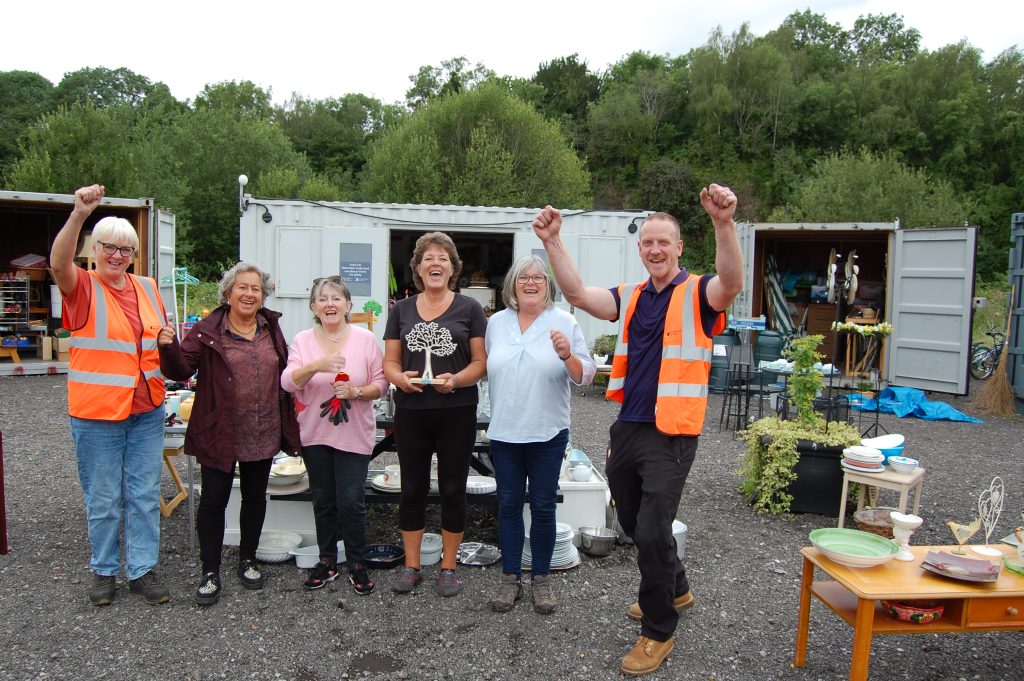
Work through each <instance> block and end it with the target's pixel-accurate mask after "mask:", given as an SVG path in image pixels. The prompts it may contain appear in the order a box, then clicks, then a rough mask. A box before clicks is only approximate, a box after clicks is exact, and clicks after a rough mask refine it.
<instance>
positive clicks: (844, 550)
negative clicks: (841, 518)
mask: <svg viewBox="0 0 1024 681" xmlns="http://www.w3.org/2000/svg"><path fill="white" fill-rule="evenodd" d="M810 539H811V543H812V544H814V547H815V548H816V549H818V550H819V551H821V552H822V553H824V554H825V555H826V556H827V557H828V558H829V559H830V560H833V561H835V562H836V563H839V564H840V565H846V566H848V567H874V566H876V565H881V564H882V563H885V562H888V561H890V560H892V558H893V556H895V555H896V554H897V553H899V551H900V549H899V547H898V546H896V544H895V543H894V542H893V541H891V540H889V539H886V538H885V537H880V536H878V535H877V534H872V533H870V532H862V531H860V530H850V529H847V528H845V527H823V528H820V529H817V530H813V531H812V532H811V534H810Z"/></svg>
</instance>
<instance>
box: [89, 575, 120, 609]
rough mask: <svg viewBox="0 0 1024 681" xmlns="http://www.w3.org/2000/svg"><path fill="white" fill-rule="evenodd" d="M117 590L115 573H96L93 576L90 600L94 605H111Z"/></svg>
mask: <svg viewBox="0 0 1024 681" xmlns="http://www.w3.org/2000/svg"><path fill="white" fill-rule="evenodd" d="M116 591H117V584H116V583H115V579H114V575H96V574H94V575H93V577H92V586H91V587H89V602H90V603H92V604H93V605H110V604H111V603H113V602H114V594H115V593H116Z"/></svg>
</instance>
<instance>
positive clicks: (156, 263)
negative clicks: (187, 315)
mask: <svg viewBox="0 0 1024 681" xmlns="http://www.w3.org/2000/svg"><path fill="white" fill-rule="evenodd" d="M151 219H152V222H153V224H152V225H151V226H150V229H151V234H152V235H153V240H152V243H153V244H154V247H153V263H152V264H151V269H150V271H151V272H152V277H153V278H154V279H156V281H157V283H158V284H159V286H160V297H161V298H163V301H164V309H165V310H167V312H168V313H169V314H170V315H171V320H170V321H172V322H173V323H174V328H176V329H177V328H180V327H179V326H178V305H177V302H176V300H175V296H176V294H177V287H176V285H175V278H174V275H175V272H174V255H175V248H174V244H175V238H176V236H175V232H176V226H175V221H174V214H173V213H169V212H167V211H165V210H159V209H156V210H154V211H153V212H152V218H151Z"/></svg>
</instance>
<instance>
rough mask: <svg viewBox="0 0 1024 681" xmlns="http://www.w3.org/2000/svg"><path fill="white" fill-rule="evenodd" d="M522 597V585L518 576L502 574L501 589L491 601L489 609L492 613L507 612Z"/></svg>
mask: <svg viewBox="0 0 1024 681" xmlns="http://www.w3.org/2000/svg"><path fill="white" fill-rule="evenodd" d="M522 597H523V583H522V582H521V581H520V580H519V576H518V575H511V574H508V573H502V575H501V587H500V588H499V589H498V594H497V595H496V596H495V597H494V598H492V599H491V609H492V610H494V612H508V611H510V610H511V609H512V608H513V607H514V606H515V604H516V601H518V600H519V599H520V598H522Z"/></svg>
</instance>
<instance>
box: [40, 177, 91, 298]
mask: <svg viewBox="0 0 1024 681" xmlns="http://www.w3.org/2000/svg"><path fill="white" fill-rule="evenodd" d="M103 192H104V187H103V185H101V184H94V185H92V186H90V187H82V188H81V189H79V190H78V191H76V192H75V207H74V208H73V209H72V210H71V215H69V216H68V219H67V222H65V223H64V226H63V227H61V230H60V231H59V232H57V237H56V238H55V239H54V240H53V247H52V248H51V249H50V269H51V270H52V271H53V280H54V281H55V282H57V286H58V287H60V290H61V291H63V292H64V293H70V292H71V291H72V290H73V289H74V288H75V282H76V281H77V280H78V273H77V272H75V253H76V249H77V247H78V234H79V232H81V231H82V225H84V224H85V221H86V219H87V218H88V217H89V216H90V215H92V212H93V211H94V210H96V207H97V206H98V205H100V201H102V200H103Z"/></svg>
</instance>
